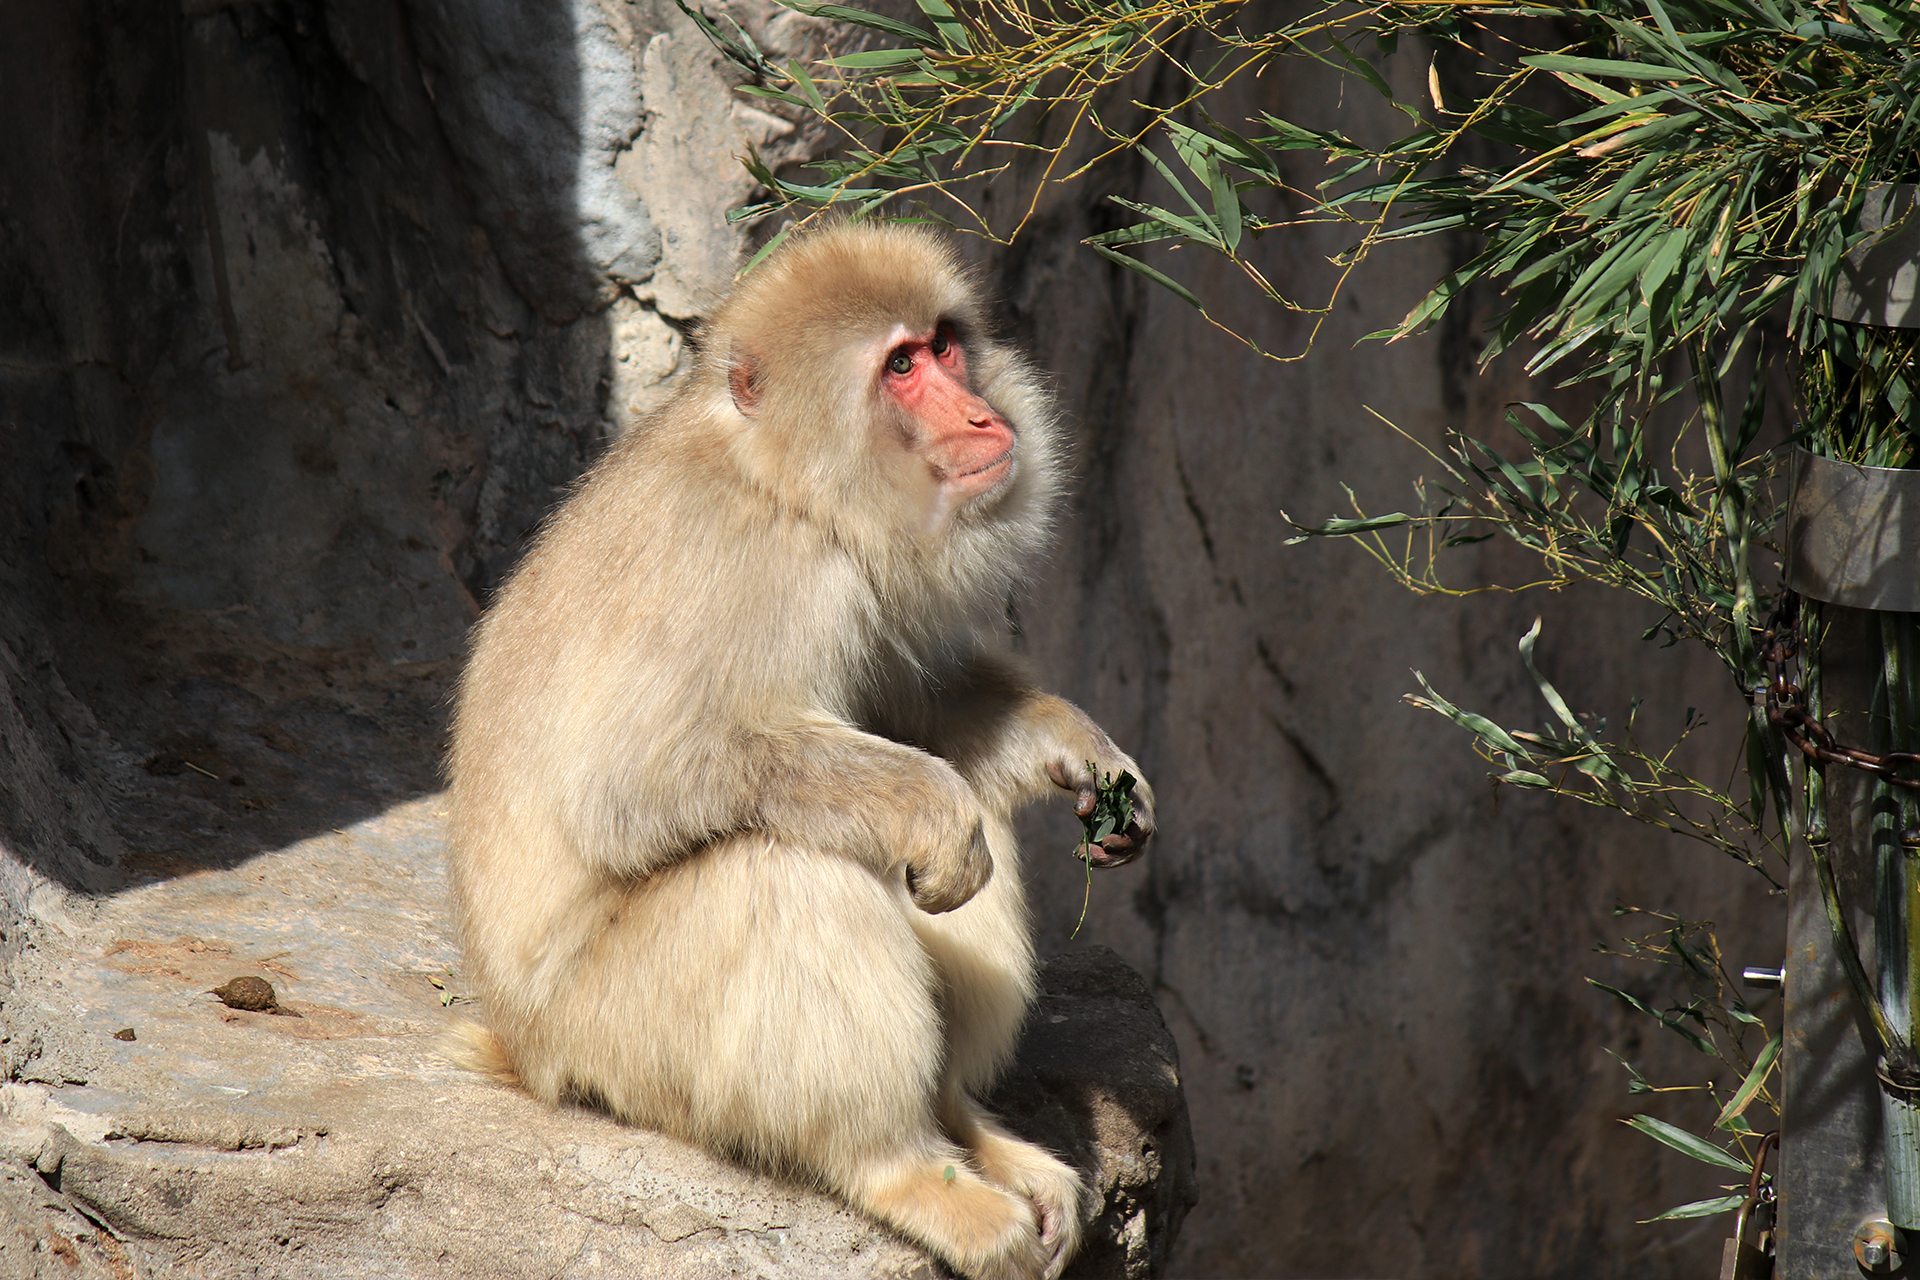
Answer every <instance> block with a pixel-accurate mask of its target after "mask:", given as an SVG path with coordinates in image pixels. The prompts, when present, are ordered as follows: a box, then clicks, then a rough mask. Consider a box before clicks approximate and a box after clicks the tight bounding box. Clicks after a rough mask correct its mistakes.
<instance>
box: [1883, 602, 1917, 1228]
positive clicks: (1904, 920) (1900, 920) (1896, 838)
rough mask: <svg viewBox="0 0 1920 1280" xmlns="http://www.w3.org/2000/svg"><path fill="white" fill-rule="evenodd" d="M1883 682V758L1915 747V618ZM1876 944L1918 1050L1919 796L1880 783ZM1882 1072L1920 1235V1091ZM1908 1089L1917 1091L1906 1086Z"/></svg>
mask: <svg viewBox="0 0 1920 1280" xmlns="http://www.w3.org/2000/svg"><path fill="white" fill-rule="evenodd" d="M1879 623H1880V627H1879V630H1880V678H1879V679H1878V680H1877V681H1875V682H1874V691H1873V702H1874V706H1873V722H1874V729H1875V737H1876V738H1878V739H1879V740H1880V742H1881V750H1882V751H1903V750H1912V748H1913V746H1914V727H1915V721H1916V716H1915V714H1914V712H1915V709H1916V708H1915V696H1914V695H1915V688H1914V685H1915V676H1916V674H1920V673H1917V672H1916V670H1915V665H1914V658H1915V652H1914V627H1913V615H1912V614H1910V613H1882V614H1880V615H1879ZM1872 803H1873V809H1872V814H1873V816H1872V827H1871V831H1872V835H1871V840H1872V843H1873V854H1874V888H1875V894H1874V938H1875V950H1876V951H1877V952H1878V953H1879V961H1880V998H1881V1001H1882V1003H1883V1004H1884V1005H1885V1007H1886V1011H1887V1017H1888V1019H1889V1020H1890V1021H1891V1022H1892V1023H1893V1029H1894V1031H1895V1032H1896V1033H1897V1034H1898V1035H1899V1036H1900V1038H1901V1039H1902V1040H1903V1041H1905V1042H1907V1043H1912V1029H1913V1027H1914V1026H1915V1025H1916V1016H1915V1015H1916V1010H1915V1008H1914V1003H1915V1002H1916V1001H1920V981H1916V974H1915V971H1914V970H1915V964H1916V958H1915V955H1914V950H1913V948H1912V947H1911V946H1910V945H1909V941H1910V940H1911V939H1913V938H1916V937H1920V918H1916V912H1920V858H1917V857H1915V856H1914V855H1915V854H1916V852H1920V850H1914V849H1910V848H1908V847H1907V846H1906V844H1905V841H1904V840H1903V839H1902V835H1903V833H1904V832H1906V831H1909V830H1911V829H1912V828H1913V826H1914V820H1913V819H1914V813H1913V809H1914V801H1913V793H1912V792H1911V791H1909V790H1908V789H1906V788H1904V787H1895V786H1892V785H1891V784H1889V783H1888V782H1887V781H1886V780H1885V779H1883V778H1882V779H1876V780H1875V782H1874V784H1873V802H1872ZM1888 1067H1889V1064H1888V1063H1887V1062H1886V1060H1885V1059H1883V1060H1882V1062H1881V1066H1880V1108H1881V1116H1882V1119H1883V1122H1884V1123H1885V1125H1886V1143H1887V1148H1886V1166H1885V1168H1886V1181H1887V1217H1888V1218H1889V1219H1891V1220H1892V1222H1893V1224H1894V1225H1895V1226H1897V1227H1901V1228H1906V1229H1913V1228H1920V1091H1916V1090H1915V1089H1913V1088H1912V1087H1911V1085H1912V1084H1913V1083H1914V1082H1913V1081H1911V1080H1900V1081H1896V1080H1894V1079H1891V1078H1889V1077H1890V1075H1892V1074H1893V1073H1891V1072H1890V1071H1889V1069H1888ZM1901 1085H1906V1086H1909V1087H1905V1088H1903V1087H1900V1086H1901Z"/></svg>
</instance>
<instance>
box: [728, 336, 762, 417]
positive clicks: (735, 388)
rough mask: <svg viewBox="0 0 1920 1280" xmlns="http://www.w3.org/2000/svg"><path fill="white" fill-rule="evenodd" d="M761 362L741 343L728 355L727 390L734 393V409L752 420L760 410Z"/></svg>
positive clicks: (736, 344) (734, 346)
mask: <svg viewBox="0 0 1920 1280" xmlns="http://www.w3.org/2000/svg"><path fill="white" fill-rule="evenodd" d="M761 372H762V371H761V368H760V362H759V361H758V360H756V359H755V358H754V355H753V353H752V352H751V351H748V350H747V349H746V348H745V347H742V346H741V345H740V344H739V343H737V342H736V343H735V344H734V345H733V349H732V350H731V351H729V352H728V353H727V390H729V391H731V392H733V407H734V408H736V409H738V410H739V411H740V412H741V413H744V414H745V415H746V416H747V417H749V418H751V417H752V416H753V415H754V414H755V413H756V412H758V411H759V408H760V392H761Z"/></svg>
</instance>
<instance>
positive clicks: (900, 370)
mask: <svg viewBox="0 0 1920 1280" xmlns="http://www.w3.org/2000/svg"><path fill="white" fill-rule="evenodd" d="M887 368H889V369H891V370H892V371H893V372H895V373H897V374H900V375H901V376H903V377H904V376H905V375H907V374H909V373H912V372H913V357H912V356H910V355H908V354H907V353H906V352H904V351H896V352H894V353H893V359H891V360H889V361H887Z"/></svg>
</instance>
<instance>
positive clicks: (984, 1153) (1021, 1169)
mask: <svg viewBox="0 0 1920 1280" xmlns="http://www.w3.org/2000/svg"><path fill="white" fill-rule="evenodd" d="M982 1119H983V1122H982V1123H981V1124H979V1125H978V1127H976V1128H975V1130H974V1131H973V1133H972V1134H971V1135H969V1141H968V1145H969V1146H970V1147H972V1149H973V1156H974V1163H975V1164H976V1165H977V1166H978V1167H979V1169H980V1172H981V1175H982V1176H984V1177H985V1178H986V1179H987V1181H989V1182H991V1183H993V1184H994V1185H995V1186H999V1187H1005V1188H1006V1189H1007V1190H1008V1191H1011V1192H1013V1193H1015V1194H1016V1195H1019V1196H1023V1197H1025V1198H1026V1199H1027V1200H1028V1201H1029V1202H1030V1203H1031V1204H1032V1205H1033V1212H1034V1216H1035V1218H1036V1219H1037V1220H1038V1223H1039V1228H1040V1243H1041V1245H1042V1246H1043V1247H1045V1248H1046V1250H1047V1252H1048V1254H1049V1255H1050V1256H1049V1259H1048V1263H1047V1269H1046V1271H1045V1272H1044V1273H1043V1274H1044V1276H1045V1278H1046V1280H1055V1278H1056V1277H1058V1276H1059V1274H1060V1273H1061V1271H1063V1270H1065V1269H1066V1265H1067V1263H1068V1262H1069V1261H1071V1260H1072V1258H1073V1255H1074V1253H1075V1252H1077V1251H1078V1250H1079V1248H1080V1235H1081V1231H1082V1224H1083V1223H1084V1222H1085V1220H1086V1213H1087V1205H1086V1200H1087V1190H1086V1184H1085V1182H1084V1181H1083V1180H1082V1179H1081V1177H1080V1174H1079V1173H1078V1172H1077V1171H1075V1170H1074V1169H1073V1168H1072V1167H1071V1166H1069V1165H1067V1164H1065V1163H1063V1162H1062V1161H1060V1160H1058V1159H1056V1158H1055V1157H1054V1156H1053V1154H1052V1153H1051V1152H1049V1151H1047V1150H1046V1149H1045V1148H1042V1147H1037V1146H1035V1145H1034V1144H1033V1143H1031V1142H1022V1141H1021V1140H1020V1139H1018V1138H1016V1137H1014V1136H1013V1135H1012V1134H1010V1133H1007V1132H1006V1131H1005V1130H1003V1129H1001V1128H1000V1127H999V1126H998V1125H996V1124H993V1123H992V1122H990V1121H985V1120H984V1117H983V1118H982Z"/></svg>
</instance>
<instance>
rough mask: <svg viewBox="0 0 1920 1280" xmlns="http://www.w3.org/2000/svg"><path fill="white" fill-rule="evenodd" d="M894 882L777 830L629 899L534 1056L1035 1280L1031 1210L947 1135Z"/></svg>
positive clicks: (942, 1248) (718, 850) (699, 1137)
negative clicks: (788, 841)
mask: <svg viewBox="0 0 1920 1280" xmlns="http://www.w3.org/2000/svg"><path fill="white" fill-rule="evenodd" d="M923 915H924V913H923V912H921V911H919V910H918V909H917V908H915V907H914V906H913V905H912V903H911V901H910V900H909V899H908V897H907V893H906V889H905V885H904V884H903V883H902V882H901V881H900V880H895V879H890V878H884V877H882V876H879V875H876V874H874V873H873V872H871V871H868V870H867V869H865V868H863V867H861V866H859V865H858V864H856V863H854V862H851V861H849V860H848V859H846V858H844V857H839V856H836V855H832V854H827V853H820V852H815V851H813V850H809V849H803V848H794V847H792V846H790V845H785V844H780V843H778V842H775V841H773V840H770V839H768V838H767V837H765V836H752V837H740V838H737V839H734V840H730V841H727V842H726V843H724V844H720V845H716V846H713V847H710V848H708V849H706V850H704V851H703V852H701V853H699V854H696V855H695V856H693V857H692V858H689V859H687V860H686V861H685V862H684V863H681V864H678V865H676V866H674V867H672V868H669V869H668V870H666V871H664V872H661V873H659V874H657V875H655V876H652V877H649V878H648V880H646V881H645V882H643V883H641V884H640V885H637V886H635V888H634V889H633V890H632V891H631V892H630V893H629V895H628V898H627V900H626V902H625V903H624V905H622V907H621V908H620V909H619V910H618V911H617V912H616V913H615V914H614V915H613V917H612V918H611V919H608V920H607V921H606V924H605V926H604V928H603V930H602V932H601V934H600V936H599V937H598V938H597V939H596V941H595V943H594V945H593V947H592V948H591V951H590V954H589V955H588V956H587V957H586V958H585V960H584V962H583V963H582V964H581V965H579V966H578V967H577V969H576V970H575V974H574V980H573V981H572V982H571V983H569V984H568V985H567V987H566V995H565V997H564V1004H563V1007H560V1008H555V1009H552V1010H550V1011H549V1013H548V1016H547V1017H546V1019H545V1022H546V1025H545V1026H544V1027H543V1029H542V1030H543V1040H544V1046H545V1048H546V1050H547V1052H548V1053H549V1054H550V1055H551V1057H550V1058H549V1059H548V1060H547V1061H546V1062H543V1063H528V1062H522V1063H521V1064H520V1065H521V1067H522V1074H523V1076H524V1077H526V1078H527V1079H528V1083H529V1087H530V1088H532V1089H533V1091H534V1092H535V1093H537V1094H541V1095H542V1096H558V1097H565V1096H568V1095H570V1094H571V1095H573V1096H582V1095H584V1096H589V1097H595V1098H598V1099H600V1100H603V1101H604V1102H605V1104H606V1105H607V1107H608V1109H609V1110H611V1111H613V1112H614V1113H615V1114H616V1115H619V1116H621V1117H623V1118H625V1119H627V1120H629V1121H632V1122H635V1123H638V1124H643V1125H648V1126H651V1127H656V1128H660V1129H665V1130H667V1131H669V1132H672V1133H675V1134H678V1135H679V1136H681V1137H684V1138H687V1139H689V1140H691V1141H693V1142H696V1143H699V1144H700V1145H702V1146H705V1147H708V1148H709V1149H713V1150H717V1151H721V1152H726V1153H729V1154H733V1155H738V1156H744V1157H746V1158H747V1159H750V1160H752V1161H754V1162H755V1163H759V1164H762V1165H768V1166H773V1167H776V1168H786V1169H792V1170H800V1171H805V1172H808V1173H811V1174H813V1175H814V1176H816V1177H817V1178H819V1179H820V1181H822V1182H823V1183H825V1184H826V1185H827V1186H829V1187H831V1188H832V1189H833V1190H835V1191H837V1192H839V1193H840V1194H841V1195H843V1196H845V1197H846V1198H847V1199H848V1200H849V1201H851V1202H852V1203H853V1204H854V1205H855V1206H857V1207H859V1208H861V1209H864V1210H865V1211H867V1212H868V1213H870V1214H872V1215H873V1216H874V1217H876V1218H879V1219H881V1220H882V1221H884V1222H886V1223H887V1224H889V1225H891V1226H893V1227H895V1228H897V1229H898V1230H900V1231H901V1232H902V1233H903V1234H905V1235H907V1236H909V1237H911V1238H912V1239H914V1240H916V1241H918V1242H920V1243H921V1244H923V1245H925V1246H926V1247H927V1248H929V1249H930V1250H932V1251H933V1252H935V1253H937V1254H939V1255H940V1256H941V1257H943V1258H945V1259H946V1260H947V1261H948V1262H949V1263H951V1264H952V1265H953V1266H954V1267H955V1268H956V1269H957V1270H959V1271H960V1272H962V1273H963V1274H965V1275H967V1276H970V1277H974V1278H975V1280H1039V1278H1040V1277H1042V1276H1043V1275H1044V1274H1045V1273H1046V1268H1047V1265H1048V1262H1049V1259H1050V1256H1051V1250H1050V1249H1049V1248H1047V1247H1046V1246H1043V1245H1042V1244H1041V1241H1040V1231H1039V1221H1038V1218H1039V1215H1038V1214H1037V1213H1036V1211H1035V1210H1034V1208H1033V1206H1032V1205H1031V1204H1030V1203H1029V1202H1028V1199H1027V1198H1026V1197H1025V1196H1023V1195H1019V1194H1013V1193H1010V1192H1009V1191H1008V1190H1006V1189H1003V1188H1001V1187H997V1186H994V1185H993V1184H991V1183H989V1182H988V1181H986V1180H985V1179H983V1178H982V1177H981V1176H980V1175H979V1173H978V1172H977V1171H976V1170H975V1169H974V1168H973V1167H972V1166H971V1165H970V1163H969V1160H968V1154H967V1151H966V1150H965V1149H964V1148H963V1147H960V1146H958V1145H956V1144H955V1143H954V1142H952V1141H951V1140H950V1139H949V1138H948V1137H947V1135H946V1134H945V1133H943V1132H942V1130H941V1127H940V1122H939V1118H938V1115H937V1102H936V1099H937V1095H938V1093H939V1090H940V1082H941V1079H942V1075H943V1072H944V1061H945V1058H946V1044H945V1026H944V1019H943V1016H942V1011H941V1007H940V1001H939V993H940V989H941V985H942V984H941V979H940V976H939V974H938V972H937V970H936V969H935V966H934V963H933V961H932V960H931V959H930V958H929V956H928V954H927V952H926V949H925V948H924V947H923V946H922V945H921V942H920V939H919V938H918V937H917V936H916V934H915V932H914V927H913V923H912V921H913V920H914V919H915V918H918V917H921V916H923Z"/></svg>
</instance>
